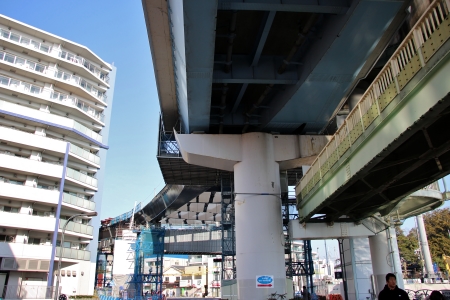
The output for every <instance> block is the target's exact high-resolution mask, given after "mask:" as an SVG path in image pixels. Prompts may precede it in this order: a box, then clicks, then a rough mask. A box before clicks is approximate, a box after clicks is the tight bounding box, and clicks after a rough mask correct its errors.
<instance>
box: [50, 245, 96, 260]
mask: <svg viewBox="0 0 450 300" xmlns="http://www.w3.org/2000/svg"><path fill="white" fill-rule="evenodd" d="M62 249H63V250H62V257H63V258H68V259H77V260H86V261H88V260H91V252H89V251H86V250H79V249H72V248H62ZM60 253H61V247H56V257H57V258H59V257H60V255H61V254H60Z"/></svg>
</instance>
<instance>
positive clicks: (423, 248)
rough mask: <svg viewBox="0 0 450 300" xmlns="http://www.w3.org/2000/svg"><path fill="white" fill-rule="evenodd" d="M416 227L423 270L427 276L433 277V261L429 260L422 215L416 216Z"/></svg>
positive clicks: (429, 255)
mask: <svg viewBox="0 0 450 300" xmlns="http://www.w3.org/2000/svg"><path fill="white" fill-rule="evenodd" d="M416 221H417V228H418V230H419V243H420V251H422V259H423V260H424V263H425V272H426V274H427V275H428V276H427V278H434V270H433V263H432V261H431V254H430V248H429V247H428V238H427V232H426V231H425V223H424V222H423V217H422V215H418V216H417V217H416Z"/></svg>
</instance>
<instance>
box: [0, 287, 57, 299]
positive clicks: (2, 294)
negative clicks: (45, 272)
mask: <svg viewBox="0 0 450 300" xmlns="http://www.w3.org/2000/svg"><path fill="white" fill-rule="evenodd" d="M55 291H56V288H55V287H47V286H46V285H4V286H0V299H54V298H55ZM59 291H60V292H61V287H59Z"/></svg>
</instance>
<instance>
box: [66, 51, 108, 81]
mask: <svg viewBox="0 0 450 300" xmlns="http://www.w3.org/2000/svg"><path fill="white" fill-rule="evenodd" d="M58 56H59V57H60V58H62V59H66V60H68V61H71V62H73V63H76V64H78V65H80V66H83V67H85V68H86V69H87V70H88V71H90V72H91V73H92V74H94V75H95V76H96V77H98V78H100V79H101V80H103V81H104V82H106V83H109V76H108V74H106V73H104V72H102V71H101V69H99V68H97V67H96V66H94V65H93V64H92V63H91V62H89V61H88V60H86V59H84V58H83V57H81V56H79V55H75V54H73V53H70V52H67V51H60V52H59V54H58Z"/></svg>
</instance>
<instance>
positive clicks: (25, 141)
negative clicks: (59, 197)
mask: <svg viewBox="0 0 450 300" xmlns="http://www.w3.org/2000/svg"><path fill="white" fill-rule="evenodd" d="M0 139H1V140H4V141H7V142H11V143H13V144H18V145H26V146H29V147H36V148H39V149H43V150H46V151H47V152H50V153H51V152H57V153H65V151H66V145H67V142H66V141H61V140H57V139H53V138H49V137H44V136H41V135H37V134H34V133H29V132H25V131H21V130H18V129H16V128H10V127H6V126H2V125H0ZM69 155H70V156H71V157H72V158H75V159H71V160H74V161H75V162H78V163H82V164H86V163H89V164H90V165H92V166H93V167H96V168H100V157H99V156H97V155H95V154H93V153H91V152H89V151H87V150H84V149H83V148H80V147H78V146H76V145H74V144H70V149H69Z"/></svg>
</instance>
